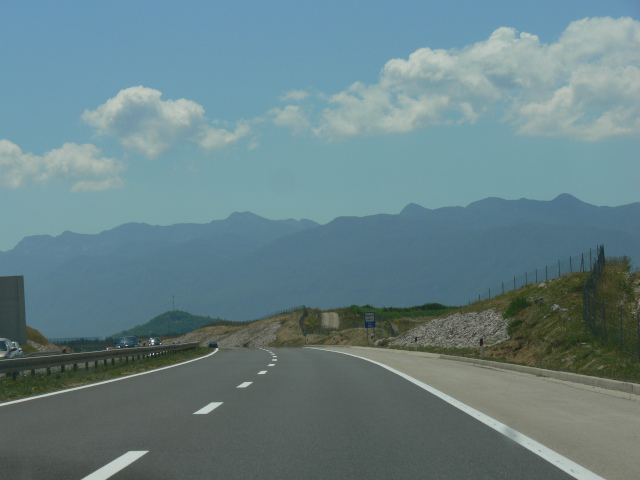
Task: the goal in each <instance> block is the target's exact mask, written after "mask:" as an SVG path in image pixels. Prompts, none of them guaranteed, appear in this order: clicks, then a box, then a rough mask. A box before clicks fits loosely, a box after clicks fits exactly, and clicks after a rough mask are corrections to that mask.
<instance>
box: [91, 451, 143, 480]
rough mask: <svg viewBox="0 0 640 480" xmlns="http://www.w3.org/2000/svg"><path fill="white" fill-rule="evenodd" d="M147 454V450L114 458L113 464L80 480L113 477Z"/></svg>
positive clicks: (100, 479) (101, 479)
mask: <svg viewBox="0 0 640 480" xmlns="http://www.w3.org/2000/svg"><path fill="white" fill-rule="evenodd" d="M147 453H149V451H148V450H146V451H138V452H136V451H132V452H127V453H125V454H124V455H122V456H120V457H118V458H116V459H115V460H114V461H113V462H111V463H108V464H106V465H105V466H104V467H102V468H101V469H100V470H96V471H95V472H93V473H92V474H91V475H89V476H87V477H84V478H83V479H82V480H105V479H107V478H109V477H111V476H113V475H115V474H116V473H118V472H119V471H120V470H122V469H124V468H126V467H128V466H129V465H131V464H132V463H133V462H135V461H136V460H138V459H139V458H140V457H142V456H143V455H145V454H147Z"/></svg>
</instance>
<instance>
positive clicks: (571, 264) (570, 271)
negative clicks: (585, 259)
mask: <svg viewBox="0 0 640 480" xmlns="http://www.w3.org/2000/svg"><path fill="white" fill-rule="evenodd" d="M569 273H573V263H572V262H571V255H569Z"/></svg>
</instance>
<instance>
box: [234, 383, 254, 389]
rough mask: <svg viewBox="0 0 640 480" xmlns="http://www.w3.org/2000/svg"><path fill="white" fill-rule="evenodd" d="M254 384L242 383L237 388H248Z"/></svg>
mask: <svg viewBox="0 0 640 480" xmlns="http://www.w3.org/2000/svg"><path fill="white" fill-rule="evenodd" d="M252 383H253V382H244V383H241V384H240V385H238V386H237V387H236V388H247V387H248V386H249V385H251V384H252Z"/></svg>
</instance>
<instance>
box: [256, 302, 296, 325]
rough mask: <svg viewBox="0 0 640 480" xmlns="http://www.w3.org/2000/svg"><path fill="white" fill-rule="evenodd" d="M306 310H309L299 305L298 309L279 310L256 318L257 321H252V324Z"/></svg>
mask: <svg viewBox="0 0 640 480" xmlns="http://www.w3.org/2000/svg"><path fill="white" fill-rule="evenodd" d="M305 308H307V307H306V306H305V305H299V306H297V307H291V308H286V309H284V310H278V311H277V312H273V313H270V314H269V315H263V316H262V317H260V318H256V319H255V320H251V321H250V322H258V321H260V320H266V319H267V318H271V317H277V316H278V315H284V314H285V313H291V312H295V311H296V310H304V309H305ZM250 322H249V323H250Z"/></svg>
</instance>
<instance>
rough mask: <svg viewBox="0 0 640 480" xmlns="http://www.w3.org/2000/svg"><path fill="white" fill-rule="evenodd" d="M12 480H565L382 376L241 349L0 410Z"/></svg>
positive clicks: (332, 362)
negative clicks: (229, 479) (462, 479)
mask: <svg viewBox="0 0 640 480" xmlns="http://www.w3.org/2000/svg"><path fill="white" fill-rule="evenodd" d="M0 424H1V425H2V430H3V431H4V432H5V435H2V437H1V438H0V465H2V467H3V471H4V472H8V473H9V476H8V477H7V478H17V479H30V480H31V479H47V480H51V479H74V480H75V479H77V480H80V479H88V480H101V479H106V478H112V479H176V478H184V479H210V478H242V479H244V478H261V479H298V478H310V479H326V478H335V479H342V478H344V479H352V478H353V479H360V478H362V479H365V478H366V479H383V478H384V479H388V478H408V479H410V478H420V479H425V478H432V479H461V478H465V479H466V478H470V479H492V480H494V479H514V478H518V479H549V480H554V479H569V478H598V477H596V476H593V477H591V476H589V474H588V472H587V475H586V476H583V477H580V476H576V475H573V476H571V475H569V474H568V473H566V472H565V471H562V470H561V469H560V468H558V467H557V466H556V465H554V464H553V462H552V461H549V460H548V459H545V458H543V457H541V456H540V455H538V454H536V453H535V452H533V451H532V450H531V449H527V448H524V447H523V446H522V445H521V444H519V443H518V442H516V441H514V440H513V435H511V438H510V435H509V434H507V433H505V432H500V431H498V430H496V428H491V427H490V426H488V425H487V424H486V423H483V421H480V420H478V419H477V418H474V417H473V416H472V415H470V414H469V413H468V412H465V411H463V410H461V409H460V408H457V407H456V406H453V405H451V404H450V403H448V402H447V401H445V400H443V399H442V398H440V397H438V396H437V395H434V394H432V393H430V392H429V391H427V390H425V389H424V388H421V387H420V385H418V384H416V383H414V382H411V381H409V380H407V379H406V378H404V377H402V376H399V375H397V374H395V373H394V372H392V371H389V370H387V369H384V368H381V367H380V366H378V365H376V364H374V363H371V362H368V361H364V360H361V359H358V358H354V357H350V356H346V355H340V354H337V353H333V352H327V351H321V350H314V349H280V350H278V349H272V350H269V349H264V350H263V349H255V350H249V349H241V350H230V351H219V352H217V353H215V354H213V355H210V356H208V357H206V358H202V359H199V360H197V361H192V362H190V363H187V364H183V365H179V366H176V367H174V368H167V369H163V370H160V371H155V372H153V373H149V374H146V375H140V376H136V377H132V378H127V379H124V380H121V381H116V382H111V383H105V384H100V385H96V386H92V387H90V388H81V389H77V390H72V391H68V392H65V393H61V394H57V395H50V396H44V397H39V398H34V399H31V400H28V401H22V402H20V401H19V402H8V403H5V404H0Z"/></svg>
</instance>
